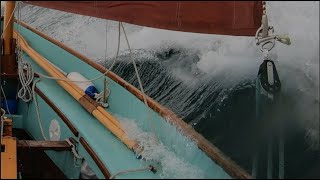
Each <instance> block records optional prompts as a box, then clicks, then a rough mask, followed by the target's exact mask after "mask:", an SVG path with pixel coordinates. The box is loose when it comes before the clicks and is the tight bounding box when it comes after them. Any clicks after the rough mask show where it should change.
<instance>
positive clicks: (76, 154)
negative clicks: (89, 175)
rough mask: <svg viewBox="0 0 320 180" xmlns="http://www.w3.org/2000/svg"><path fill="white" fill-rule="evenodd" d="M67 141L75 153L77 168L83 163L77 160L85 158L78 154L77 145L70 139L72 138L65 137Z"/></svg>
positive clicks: (74, 160)
mask: <svg viewBox="0 0 320 180" xmlns="http://www.w3.org/2000/svg"><path fill="white" fill-rule="evenodd" d="M65 141H66V142H67V143H68V144H69V145H70V146H71V152H72V154H73V165H74V167H76V168H78V167H80V166H81V164H78V163H77V160H83V157H82V156H80V155H79V154H78V152H77V150H76V147H75V145H74V144H73V143H72V142H71V141H70V139H68V138H67V139H65ZM81 162H82V161H81Z"/></svg>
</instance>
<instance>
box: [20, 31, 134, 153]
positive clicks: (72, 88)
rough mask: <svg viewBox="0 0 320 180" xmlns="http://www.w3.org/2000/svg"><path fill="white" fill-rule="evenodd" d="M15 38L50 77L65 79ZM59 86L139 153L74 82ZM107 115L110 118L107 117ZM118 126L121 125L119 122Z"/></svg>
mask: <svg viewBox="0 0 320 180" xmlns="http://www.w3.org/2000/svg"><path fill="white" fill-rule="evenodd" d="M14 36H15V37H16V38H19V41H18V43H19V44H18V45H19V46H20V47H21V49H22V50H23V51H25V52H26V53H27V54H28V55H29V56H30V57H31V58H32V59H33V60H34V61H35V62H36V63H37V64H38V65H39V66H40V67H41V68H43V69H44V70H45V71H46V72H47V73H48V74H49V75H50V76H52V77H54V78H65V76H64V75H63V74H62V73H61V72H60V71H59V70H57V69H56V68H55V67H53V66H52V65H51V64H50V63H49V62H48V61H47V60H46V59H45V58H44V57H42V56H41V55H40V54H39V53H37V52H36V51H35V50H33V49H32V48H31V47H30V46H29V45H28V43H27V42H26V41H25V39H24V38H23V37H22V36H21V35H20V34H18V33H17V32H16V31H15V32H14ZM57 82H58V84H59V85H61V86H62V87H63V88H64V89H65V90H66V91H67V92H68V93H69V94H70V95H71V96H72V97H74V98H75V99H76V100H77V101H78V102H79V103H80V104H81V105H82V106H83V107H84V108H85V109H86V110H88V111H89V112H90V113H91V114H92V115H93V116H94V117H95V118H97V119H98V120H99V121H100V122H101V123H102V124H103V125H104V126H105V127H106V128H107V129H109V130H110V131H111V132H112V133H113V134H114V135H115V136H116V137H118V138H119V139H120V140H121V141H122V142H123V143H124V144H125V145H126V146H127V147H128V148H129V149H132V150H133V151H135V152H139V149H137V148H138V143H137V142H136V141H132V140H129V138H128V137H127V135H126V134H125V132H124V131H123V129H122V128H121V126H117V125H116V124H114V123H113V121H117V120H116V119H115V118H114V117H113V116H112V115H111V114H109V113H107V112H106V111H105V110H104V111H105V112H104V113H102V112H100V111H99V110H98V109H97V108H96V106H95V105H94V104H92V102H90V101H89V100H88V99H87V98H85V93H84V92H83V91H82V90H81V89H80V88H79V87H77V86H76V85H74V84H73V83H72V82H68V81H62V80H57ZM104 114H107V115H108V116H105V115H104ZM117 124H119V125H120V123H119V122H117Z"/></svg>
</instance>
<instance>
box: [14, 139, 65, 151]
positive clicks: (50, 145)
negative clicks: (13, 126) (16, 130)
mask: <svg viewBox="0 0 320 180" xmlns="http://www.w3.org/2000/svg"><path fill="white" fill-rule="evenodd" d="M17 146H18V148H19V149H28V150H29V149H31V150H55V151H70V150H71V146H70V145H69V144H68V143H67V142H66V141H35V140H18V141H17Z"/></svg>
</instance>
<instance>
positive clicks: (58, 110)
mask: <svg viewBox="0 0 320 180" xmlns="http://www.w3.org/2000/svg"><path fill="white" fill-rule="evenodd" d="M35 92H36V93H37V94H38V95H39V96H40V97H41V98H42V99H43V100H44V101H45V102H46V103H47V104H48V105H49V106H50V107H51V108H52V109H53V110H54V112H56V113H57V114H58V116H59V117H60V118H61V119H62V121H63V122H64V123H65V124H66V125H67V126H68V127H69V129H70V130H71V132H72V133H73V134H74V135H75V136H76V137H78V136H79V131H78V130H77V129H76V128H75V127H74V126H73V124H72V123H71V121H70V120H69V119H68V118H67V117H66V116H65V115H64V114H63V113H62V112H61V111H60V109H59V108H58V107H57V106H56V105H54V104H53V103H52V101H51V100H50V99H49V98H48V97H47V96H46V95H44V94H43V92H42V91H41V90H40V89H38V88H37V87H35Z"/></svg>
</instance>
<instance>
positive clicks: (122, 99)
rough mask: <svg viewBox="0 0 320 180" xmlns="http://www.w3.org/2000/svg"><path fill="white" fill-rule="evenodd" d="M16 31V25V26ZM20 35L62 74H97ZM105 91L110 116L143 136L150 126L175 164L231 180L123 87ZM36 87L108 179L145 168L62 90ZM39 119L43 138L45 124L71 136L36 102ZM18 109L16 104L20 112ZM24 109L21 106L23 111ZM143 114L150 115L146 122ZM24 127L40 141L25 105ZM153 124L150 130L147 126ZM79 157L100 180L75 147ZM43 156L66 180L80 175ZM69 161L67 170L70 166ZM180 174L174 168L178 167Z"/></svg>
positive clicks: (50, 84)
mask: <svg viewBox="0 0 320 180" xmlns="http://www.w3.org/2000/svg"><path fill="white" fill-rule="evenodd" d="M15 27H17V25H16V24H15ZM21 34H22V35H23V37H24V38H25V39H26V41H27V42H28V43H29V45H30V46H31V47H32V48H34V49H35V50H36V51H37V52H38V53H40V54H41V55H42V56H43V57H45V58H46V59H48V60H49V61H51V62H52V63H53V64H55V65H56V66H58V67H59V68H61V69H62V70H63V71H65V72H67V73H69V72H73V71H76V72H79V73H81V74H82V75H83V76H85V77H86V78H87V79H91V78H94V77H96V76H98V75H100V74H101V73H100V72H99V71H97V70H96V69H94V68H93V67H90V66H89V65H88V64H86V63H85V62H83V61H81V60H79V59H78V58H77V57H75V56H73V55H72V54H70V53H68V52H66V51H64V50H63V49H61V48H60V47H58V46H56V45H54V44H52V43H51V42H49V41H47V40H45V39H43V38H41V37H40V36H38V35H37V34H34V33H33V32H31V31H29V30H27V29H25V28H24V27H21ZM23 57H24V59H25V60H26V61H28V62H30V63H32V66H33V68H34V70H35V71H36V72H40V73H43V74H46V73H45V72H44V71H43V70H42V69H41V68H40V67H39V66H38V65H37V64H35V63H34V62H33V61H32V60H31V59H30V57H28V56H27V55H26V54H23ZM108 81H109V84H108V88H109V89H110V90H111V94H110V97H109V99H108V104H109V108H108V109H107V111H109V112H110V113H111V114H113V115H116V116H121V117H125V118H128V119H130V120H132V121H135V122H136V123H137V124H138V125H139V126H140V127H141V128H142V129H143V130H144V131H148V132H153V130H152V129H151V128H150V126H151V125H152V124H153V126H154V127H156V129H155V133H156V135H157V136H158V137H159V138H160V139H161V142H162V143H163V144H164V145H166V147H168V148H169V149H170V150H171V151H173V152H175V153H176V154H177V155H178V156H179V157H180V158H182V159H184V160H186V161H188V162H191V163H192V164H193V165H195V166H197V167H199V168H200V169H202V170H203V172H205V178H230V176H229V175H228V174H227V173H226V172H225V171H224V170H223V169H222V168H221V167H219V166H218V165H217V164H216V163H215V162H213V161H212V160H211V159H210V158H208V157H207V156H206V154H205V153H203V152H202V151H201V150H199V149H198V147H196V146H194V145H193V143H192V142H191V141H190V140H188V139H187V138H186V137H185V136H183V135H182V134H181V133H180V132H179V131H178V130H177V129H176V127H175V126H173V125H170V124H168V123H167V122H166V121H165V120H163V117H161V116H160V115H158V114H157V113H156V112H154V111H153V110H151V111H148V109H147V107H146V106H145V105H144V103H143V102H141V101H140V100H139V99H137V98H136V97H135V96H134V95H132V94H131V93H130V92H128V91H127V90H126V89H124V88H123V87H122V86H120V85H118V84H117V83H115V82H114V81H113V80H111V79H109V78H108ZM93 83H94V84H95V86H96V88H97V89H98V91H101V90H103V78H102V79H99V80H97V81H95V82H93ZM37 87H38V88H39V89H40V90H41V91H42V92H43V93H44V94H45V95H46V96H47V97H48V98H49V99H50V100H51V101H52V102H53V103H54V104H55V105H56V106H57V107H58V108H59V109H60V110H61V112H62V113H64V114H65V115H66V117H67V118H68V119H69V120H70V121H71V122H72V124H73V125H74V126H75V127H76V129H77V130H78V131H79V132H80V136H82V137H84V138H85V139H86V141H87V142H88V143H89V145H90V146H91V147H92V148H93V149H94V151H95V152H96V154H97V155H98V156H99V158H100V159H101V160H102V161H103V163H104V164H105V166H106V167H107V168H108V170H109V172H110V173H111V174H115V173H117V172H119V171H121V170H126V169H134V168H141V167H145V166H147V165H148V164H147V163H146V162H144V161H142V160H138V159H136V158H135V156H134V154H133V152H132V151H131V150H129V149H128V148H127V147H126V146H125V145H124V144H123V143H122V142H120V141H119V140H118V139H117V138H116V137H115V136H114V135H113V134H112V133H111V132H110V131H109V130H107V129H106V128H105V127H104V126H103V125H102V124H101V123H100V122H99V121H98V120H96V119H95V118H94V117H93V116H92V115H90V114H89V113H88V112H87V111H86V110H85V109H84V108H83V107H82V106H81V105H80V104H79V103H78V102H77V101H76V100H75V99H74V98H73V97H72V96H71V95H69V94H68V93H67V92H66V91H65V90H64V89H63V88H61V87H60V86H59V85H58V84H57V83H56V82H55V81H53V80H41V81H40V82H39V83H37ZM38 101H39V107H40V112H41V118H42V122H43V126H44V129H45V131H46V134H47V135H48V128H49V123H50V121H51V120H52V119H53V118H55V119H56V120H58V121H59V123H60V125H61V129H62V139H63V138H68V137H71V136H73V135H72V133H71V132H70V131H69V129H68V128H67V127H66V125H65V124H64V123H63V122H62V121H61V119H60V118H59V117H58V116H57V115H56V114H55V113H54V112H53V111H52V110H51V109H50V107H49V106H48V105H46V103H45V102H44V101H43V100H42V99H41V98H40V97H38ZM22 106H23V104H19V107H21V108H22ZM25 106H26V105H25ZM148 112H151V117H152V118H151V119H150V118H149V116H150V115H149V114H148ZM23 117H25V118H24V122H23V127H24V128H25V129H27V130H28V131H29V132H30V133H31V134H32V135H33V137H35V138H36V139H42V138H41V134H40V129H39V126H38V123H37V118H36V113H35V111H34V104H33V103H30V104H29V109H27V110H25V111H24V113H23ZM151 123H152V124H151ZM79 152H80V155H82V156H84V157H85V159H86V160H87V161H88V164H89V165H90V167H91V168H92V169H93V171H94V172H96V174H97V175H98V177H99V178H103V177H104V176H103V175H102V173H101V172H100V170H99V169H98V167H97V166H96V165H95V163H94V161H93V160H92V159H91V157H90V156H89V155H88V154H87V153H86V152H85V150H84V149H83V147H82V146H81V145H79ZM48 155H49V156H50V157H51V158H52V159H53V160H54V162H55V163H56V164H57V165H58V166H59V167H60V169H62V170H63V171H64V172H65V173H66V175H67V176H68V177H69V178H77V177H76V176H77V174H78V173H79V169H76V168H72V166H73V159H72V155H71V153H68V152H64V153H60V154H59V153H57V152H48ZM71 161H72V165H70V164H71ZM177 168H179V167H177ZM117 178H160V174H159V173H156V174H153V173H151V172H135V173H128V174H125V175H119V176H117Z"/></svg>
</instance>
